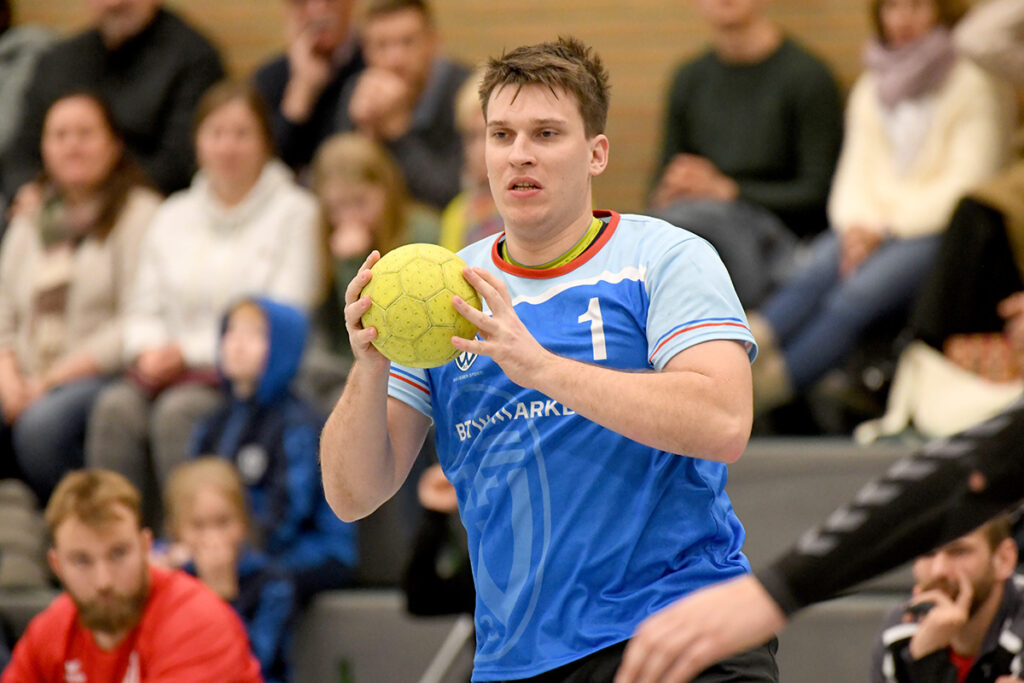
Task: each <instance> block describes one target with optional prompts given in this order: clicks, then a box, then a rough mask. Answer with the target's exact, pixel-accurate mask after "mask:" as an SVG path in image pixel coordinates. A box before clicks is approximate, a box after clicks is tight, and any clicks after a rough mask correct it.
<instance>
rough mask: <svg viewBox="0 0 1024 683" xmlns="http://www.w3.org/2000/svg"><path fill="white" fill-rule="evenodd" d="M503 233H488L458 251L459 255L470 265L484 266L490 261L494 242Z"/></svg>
mask: <svg viewBox="0 0 1024 683" xmlns="http://www.w3.org/2000/svg"><path fill="white" fill-rule="evenodd" d="M502 235H504V233H499V234H497V235H488V236H487V237H484V238H482V239H479V240H477V241H476V242H473V243H472V244H469V245H466V246H465V247H463V248H462V249H460V250H459V251H458V255H459V257H460V258H461V259H462V260H463V261H465V262H466V263H467V264H468V265H471V266H486V265H487V264H488V263H490V262H491V252H492V251H493V249H494V244H495V243H496V242H497V241H498V240H499V239H501V236H502Z"/></svg>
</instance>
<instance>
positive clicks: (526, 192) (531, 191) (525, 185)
mask: <svg viewBox="0 0 1024 683" xmlns="http://www.w3.org/2000/svg"><path fill="white" fill-rule="evenodd" d="M541 189H543V188H542V187H541V184H540V183H539V182H537V181H536V180H534V179H533V178H525V177H519V178H513V179H512V180H511V181H510V182H509V184H508V190H509V192H511V193H512V195H513V196H515V197H532V196H533V195H535V194H537V193H538V192H540V191H541Z"/></svg>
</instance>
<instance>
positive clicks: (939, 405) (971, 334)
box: [854, 161, 1024, 442]
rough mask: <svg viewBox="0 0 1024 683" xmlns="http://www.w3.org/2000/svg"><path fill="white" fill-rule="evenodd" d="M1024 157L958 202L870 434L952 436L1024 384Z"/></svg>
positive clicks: (865, 437)
mask: <svg viewBox="0 0 1024 683" xmlns="http://www.w3.org/2000/svg"><path fill="white" fill-rule="evenodd" d="M1022 304H1024V161H1018V162H1017V163H1016V164H1014V165H1013V166H1011V167H1010V168H1009V169H1008V170H1007V171H1005V172H1003V173H1001V174H999V175H998V176H996V177H995V178H993V179H991V180H989V181H986V182H985V183H982V185H980V186H979V187H977V188H975V189H974V190H972V191H971V193H970V195H968V196H967V197H965V198H963V199H962V200H961V201H960V202H959V204H957V208H956V210H955V211H954V212H953V217H952V218H951V219H950V223H949V227H948V228H947V229H946V231H945V233H944V234H943V237H942V244H941V246H940V248H939V252H938V256H937V258H936V259H935V264H934V266H933V267H932V269H931V272H930V273H929V274H928V277H927V279H926V280H925V282H924V285H923V286H922V287H921V293H920V295H919V296H918V298H917V300H916V301H915V303H914V307H913V310H912V312H911V316H910V324H909V329H908V330H907V336H908V337H910V338H911V339H912V340H913V341H912V342H911V343H910V344H909V345H907V348H906V349H904V350H903V351H902V353H901V355H900V359H899V363H898V364H897V366H896V373H895V376H894V377H893V383H892V388H891V390H890V392H889V397H888V403H887V406H886V411H885V415H883V416H882V417H881V418H879V419H877V420H871V421H869V422H866V423H864V424H862V425H859V426H858V427H857V429H856V430H855V431H854V436H855V437H856V438H857V439H858V440H859V441H862V442H870V441H873V440H874V439H876V438H878V437H879V436H887V435H892V434H897V433H899V432H901V431H903V430H904V429H905V428H906V427H907V426H908V425H912V426H913V427H914V429H915V430H916V431H917V432H918V433H920V434H921V435H923V436H927V437H939V436H949V435H951V434H954V433H956V432H958V431H962V430H964V429H966V428H968V427H970V426H971V425H973V424H976V423H978V422H981V421H982V420H985V419H987V418H989V417H992V416H993V415H995V414H997V413H999V412H1001V411H1002V410H1003V409H1005V408H1006V407H1007V406H1009V404H1010V403H1012V402H1013V401H1014V400H1015V399H1016V398H1017V397H1018V396H1019V395H1020V394H1021V391H1024V381H1022V378H1021V368H1022V367H1024V355H1022V352H1024V306H1022Z"/></svg>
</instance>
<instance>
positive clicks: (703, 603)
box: [615, 574, 786, 683]
mask: <svg viewBox="0 0 1024 683" xmlns="http://www.w3.org/2000/svg"><path fill="white" fill-rule="evenodd" d="M785 624H786V617H785V615H784V614H783V613H782V610H780V609H779V606H778V605H776V604H775V601H774V600H772V598H771V596H769V595H768V592H767V591H765V589H764V587H763V586H762V585H761V583H760V582H759V581H758V580H757V579H756V578H754V577H753V576H752V575H749V574H748V575H746V576H741V577H740V578H738V579H733V580H731V581H728V582H726V583H722V584H719V585H716V586H711V587H708V588H705V589H702V590H699V591H697V592H695V593H693V594H692V595H688V596H686V597H685V598H683V599H681V600H679V601H677V602H675V603H673V604H671V605H669V606H668V607H666V608H665V609H663V610H661V611H660V612H656V613H655V614H653V615H651V616H650V617H648V618H647V619H645V620H644V621H643V623H641V624H640V626H638V627H637V629H636V633H635V634H634V635H633V638H632V639H631V640H630V641H629V645H627V646H626V652H625V654H624V655H623V657H622V665H621V666H620V667H619V671H618V673H616V674H615V683H684V682H685V681H689V680H691V679H692V678H693V677H694V676H696V675H698V674H699V673H700V672H702V671H704V670H705V669H707V668H708V667H709V666H711V665H712V664H714V663H715V662H718V661H720V660H722V659H725V658H726V657H730V656H732V655H734V654H737V653H740V652H743V651H745V650H749V649H750V648H752V647H757V646H759V645H761V644H762V643H765V642H767V641H768V640H769V639H770V638H771V637H772V636H773V635H774V634H775V633H778V632H779V630H781V629H782V627H783V626H784V625H785Z"/></svg>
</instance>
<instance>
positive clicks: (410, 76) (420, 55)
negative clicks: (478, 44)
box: [363, 8, 437, 90]
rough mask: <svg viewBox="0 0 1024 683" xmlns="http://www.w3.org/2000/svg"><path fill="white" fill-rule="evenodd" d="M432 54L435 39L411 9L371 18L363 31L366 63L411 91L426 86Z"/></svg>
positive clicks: (426, 24) (432, 31)
mask: <svg viewBox="0 0 1024 683" xmlns="http://www.w3.org/2000/svg"><path fill="white" fill-rule="evenodd" d="M436 52H437V36H436V34H435V33H434V30H433V29H432V28H431V26H430V25H429V24H428V23H427V18H426V17H424V16H423V13H422V12H419V11H417V10H415V9H411V8H410V9H402V10H398V11H396V12H388V13H386V14H382V15H380V16H376V17H373V18H372V19H369V20H368V21H367V22H366V27H365V28H364V29H363V54H365V55H366V63H367V64H369V65H370V66H373V67H378V68H381V69H387V70H388V71H391V72H392V73H394V74H397V75H398V76H399V77H401V79H402V80H403V81H405V82H406V83H407V84H408V85H409V87H411V88H412V89H413V90H419V89H420V88H422V87H423V84H424V83H426V82H427V77H428V76H429V75H430V69H431V68H432V67H433V65H434V56H435V53H436Z"/></svg>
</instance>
